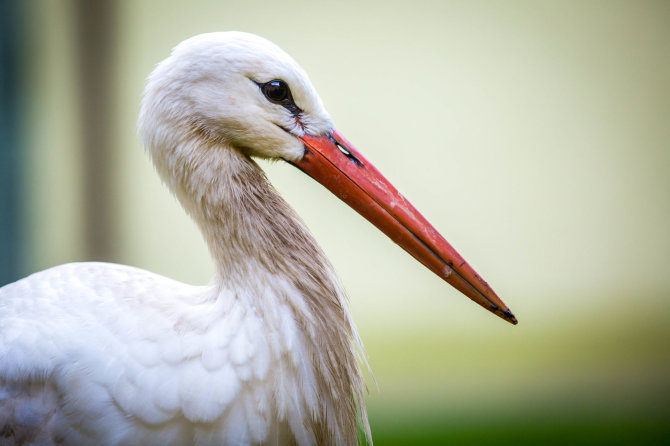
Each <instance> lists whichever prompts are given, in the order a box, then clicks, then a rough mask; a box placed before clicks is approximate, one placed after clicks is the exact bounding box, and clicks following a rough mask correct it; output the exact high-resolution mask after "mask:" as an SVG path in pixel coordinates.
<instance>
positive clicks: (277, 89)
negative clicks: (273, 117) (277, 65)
mask: <svg viewBox="0 0 670 446" xmlns="http://www.w3.org/2000/svg"><path fill="white" fill-rule="evenodd" d="M261 89H262V91H263V94H264V95H265V97H266V98H268V100H270V101H271V102H274V103H277V104H281V105H284V103H285V102H287V101H288V100H290V99H291V90H290V89H289V88H288V85H286V82H284V81H282V80H279V79H275V80H273V81H270V82H268V83H266V84H263V86H262V87H261Z"/></svg>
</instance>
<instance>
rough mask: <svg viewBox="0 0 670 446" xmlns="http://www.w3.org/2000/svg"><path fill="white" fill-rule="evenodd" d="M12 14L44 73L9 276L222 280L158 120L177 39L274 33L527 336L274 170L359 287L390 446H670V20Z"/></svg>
mask: <svg viewBox="0 0 670 446" xmlns="http://www.w3.org/2000/svg"><path fill="white" fill-rule="evenodd" d="M10 3H11V2H10ZM12 4H13V5H14V7H15V8H14V10H13V17H14V18H13V19H11V20H12V23H13V30H14V31H13V34H12V35H11V36H10V40H11V41H12V42H14V44H15V48H20V51H19V52H17V53H14V56H16V57H14V59H13V60H15V61H17V62H18V63H17V65H16V67H17V71H16V72H18V73H20V75H19V76H16V77H15V78H14V79H12V78H11V77H8V78H9V79H10V80H11V82H12V84H11V85H10V88H9V90H11V92H12V95H13V97H14V99H15V100H14V102H13V105H12V106H11V107H7V109H9V110H10V111H12V112H11V113H12V116H13V117H14V118H16V119H13V120H10V121H12V122H13V127H12V129H13V134H14V136H15V138H14V141H13V142H11V147H10V146H9V145H8V144H9V143H7V141H5V142H3V143H2V144H3V146H2V147H1V150H2V151H3V152H7V153H9V152H8V151H11V150H12V149H16V148H20V150H18V151H14V152H12V153H14V154H15V155H16V156H15V157H14V158H13V161H11V162H12V164H11V167H10V164H5V166H4V167H3V168H2V170H0V172H3V175H4V178H3V182H4V183H7V184H9V180H8V179H11V178H13V180H12V181H11V184H12V185H13V186H12V189H11V190H12V191H14V192H13V196H14V197H18V198H17V200H16V202H13V203H14V204H13V206H14V207H13V208H12V210H7V209H9V208H8V207H7V206H6V205H7V203H3V209H5V210H4V211H3V213H1V214H0V217H1V218H2V219H3V225H2V227H3V228H7V227H9V228H12V227H13V228H18V229H17V234H18V235H15V236H12V237H11V238H9V239H10V242H8V243H9V244H10V245H11V248H12V249H11V250H9V248H8V250H7V251H6V252H8V253H11V255H9V256H7V255H5V254H3V255H5V257H6V258H9V263H8V265H9V266H6V267H5V269H6V271H4V274H3V280H4V281H5V282H6V281H9V280H13V279H16V278H18V277H19V276H21V275H25V274H28V273H30V272H33V271H36V270H40V269H43V268H46V267H50V266H53V265H56V264H60V263H64V262H70V261H83V260H105V261H114V262H121V263H126V264H131V265H135V266H138V267H142V268H146V269H149V270H152V271H155V272H157V273H160V274H164V275H167V276H170V277H173V278H176V279H179V280H182V281H185V282H189V283H194V284H202V283H206V282H207V281H208V280H209V279H210V276H211V274H212V267H211V264H210V260H209V256H208V252H207V250H206V247H205V246H204V243H203V241H202V240H201V237H200V235H199V233H198V232H197V230H196V227H195V226H194V225H193V224H192V223H191V221H190V220H189V219H188V217H187V216H186V215H185V214H184V212H183V211H182V209H181V208H180V207H179V205H178V204H177V202H176V200H175V199H174V198H173V197H172V196H171V195H170V194H169V193H168V192H167V191H166V190H165V188H164V187H163V186H162V185H161V183H160V181H159V179H158V177H157V176H156V174H155V173H154V171H153V167H152V165H151V164H150V161H149V159H148V157H147V156H146V155H145V153H144V152H143V148H142V147H141V144H140V142H139V138H138V136H137V135H136V128H135V121H136V118H137V112H138V108H139V101H140V98H141V93H142V89H143V86H144V79H145V77H146V76H147V74H148V73H149V72H150V71H151V70H152V68H153V67H154V65H155V64H156V63H157V62H159V61H160V60H162V59H163V58H165V57H166V56H167V55H168V54H169V52H170V49H171V48H172V47H173V46H174V45H176V44H177V43H179V42H180V41H181V40H183V39H185V38H188V37H190V36H192V35H195V34H199V33H203V32H209V31H217V30H243V31H249V32H253V33H257V34H260V35H262V36H264V37H266V38H268V39H270V40H272V41H274V42H275V43H277V44H278V45H279V46H281V47H282V48H283V49H284V50H286V51H287V52H288V53H289V54H291V55H292V56H293V57H294V58H295V59H296V60H297V61H298V63H300V64H301V65H302V66H303V68H304V69H305V70H306V71H307V72H308V73H309V75H310V77H311V79H312V82H313V83H314V85H315V86H316V89H317V90H318V92H319V93H320V95H321V98H322V99H323V101H324V103H325V105H326V108H327V109H328V110H329V112H330V113H331V115H332V116H333V118H334V120H335V123H336V125H337V127H338V128H339V130H340V131H341V132H342V133H343V134H344V135H345V136H346V137H347V138H348V139H349V140H350V141H351V142H352V143H353V144H354V145H355V146H356V147H357V148H358V149H359V150H361V151H362V152H363V153H364V154H365V155H366V156H367V157H368V158H369V159H370V160H371V161H373V162H374V163H375V164H376V165H377V167H378V168H379V169H380V170H381V171H382V172H383V173H384V174H385V175H386V176H387V177H388V178H389V179H390V180H391V181H392V182H393V183H394V184H395V185H396V186H397V187H398V189H399V190H400V191H401V192H403V193H404V195H405V196H407V197H408V198H409V199H410V200H411V201H412V202H413V203H414V204H415V205H416V207H417V208H418V209H419V210H421V211H422V212H423V213H424V215H425V216H426V217H428V219H429V220H430V221H431V222H432V223H433V224H434V225H435V226H436V228H438V230H440V231H441V232H442V233H443V234H444V235H445V236H446V238H447V239H448V240H449V241H450V242H451V243H452V244H453V245H454V246H455V247H456V248H457V249H458V250H459V251H460V252H461V253H462V254H463V256H464V257H465V258H466V259H467V260H468V261H469V262H470V263H471V264H472V265H473V266H474V267H475V268H476V269H477V270H478V271H479V272H480V273H481V274H482V275H483V276H484V277H485V278H486V279H487V280H488V281H489V283H490V284H491V285H492V286H493V288H494V289H495V290H496V291H497V292H498V294H499V295H500V296H501V297H502V298H503V299H504V300H505V302H506V303H507V304H508V305H509V306H510V307H511V309H512V310H513V311H514V312H515V314H516V315H517V317H518V319H519V325H518V326H516V327H512V326H511V325H509V324H507V323H505V322H503V321H502V320H500V319H498V318H496V317H494V316H493V315H491V314H490V313H488V312H486V311H484V310H482V309H481V308H479V307H478V306H476V305H475V304H473V303H472V302H470V301H469V300H467V299H466V298H465V297H463V296H461V295H460V294H458V293H457V292H456V291H455V290H454V289H452V288H451V287H450V286H448V285H447V284H445V283H444V282H442V281H440V280H439V279H438V278H437V277H435V276H434V275H433V274H432V273H430V272H429V271H428V270H426V269H425V268H424V267H422V266H421V265H419V264H418V263H417V262H415V261H414V260H413V259H412V258H411V257H410V256H409V255H407V254H406V253H405V252H403V251H402V250H401V249H399V248H398V247H396V246H395V245H394V244H393V243H391V242H390V241H389V240H388V239H386V238H385V236H383V235H382V234H381V233H379V232H378V231H377V230H376V229H374V228H373V227H372V226H371V225H370V224H369V223H367V222H366V221H364V220H363V219H362V218H361V217H359V216H358V215H357V214H356V213H355V212H353V211H352V210H350V209H349V208H348V207H347V206H346V205H344V204H343V203H341V202H339V201H338V200H337V199H336V198H335V197H334V196H331V194H330V193H329V192H327V191H326V190H325V189H324V188H322V187H321V186H320V185H319V184H317V183H316V182H314V181H312V180H310V179H309V178H307V176H305V175H303V174H301V173H300V172H298V171H297V170H296V169H294V168H293V167H291V166H289V165H286V164H285V163H281V162H279V163H272V164H270V163H266V162H262V163H261V164H262V166H263V167H264V168H265V169H266V171H267V172H268V175H269V177H270V179H271V181H272V182H273V183H274V184H275V186H276V187H277V188H278V189H279V191H280V192H281V193H282V194H283V196H284V197H285V198H286V199H287V200H288V201H289V202H290V203H291V204H292V205H293V206H294V207H295V208H296V209H297V210H298V212H299V214H300V215H301V216H302V217H303V218H304V220H305V221H306V223H307V224H308V226H309V227H310V228H311V230H312V231H313V232H314V234H315V236H316V238H317V239H318V240H319V242H320V243H321V245H322V246H323V247H324V249H325V251H326V253H327V254H328V255H329V257H330V258H331V259H332V261H333V263H334V264H335V267H336V268H337V270H338V272H339V274H340V276H341V278H342V280H343V282H344V284H345V286H346V288H347V290H348V292H349V295H350V300H351V310H352V312H353V314H354V318H355V320H356V322H357V324H358V326H359V328H360V332H361V335H362V338H363V340H364V342H365V345H366V346H367V351H368V354H369V361H370V365H371V367H372V370H373V372H374V375H375V378H376V384H375V381H374V380H373V379H372V377H371V376H370V375H369V374H368V375H367V381H368V387H369V396H368V400H367V402H368V407H369V411H370V418H371V424H372V432H373V435H374V437H375V440H376V444H378V445H386V444H389V445H391V444H444V443H447V442H448V441H453V442H454V444H550V443H555V444H567V443H568V442H570V443H571V444H579V443H583V444H616V443H621V444H632V442H633V439H634V440H635V443H636V444H641V443H647V444H654V443H656V442H658V443H660V442H661V440H662V439H664V438H665V439H666V440H667V438H668V435H669V434H670V428H669V427H668V424H667V422H668V415H669V413H670V379H668V376H670V323H669V322H670V321H669V316H668V315H669V313H670V235H669V233H668V232H669V229H670V3H669V2H664V1H658V2H653V1H636V2H633V1H631V2H617V1H567V2H566V1H552V2H534V1H512V2H499V1H483V2H480V1H475V2H471V1H462V2H443V1H435V2H418V1H414V2H402V3H397V2H392V1H388V0H386V1H381V0H380V1H374V2H365V1H361V0H357V1H337V2H327V3H326V2H316V1H304V2H301V1H294V0H283V1H278V0H277V1H272V2H260V1H224V0H222V1H188V2H187V1H180V2H177V1H159V0H152V1H149V0H143V1H130V0H127V1H120V2H102V1H101V2H86V1H82V2H67V1H46V0H44V1H37V0H31V1H25V2H14V3H12ZM4 20H5V24H7V23H8V22H9V21H10V18H8V17H5V19H4ZM7 29H8V28H7ZM8 159H10V160H11V159H12V158H11V157H9V158H8ZM7 163H9V161H7ZM7 190H9V189H7ZM12 222H14V223H15V224H14V225H13V226H12V224H10V223H12ZM377 386H378V387H379V390H377Z"/></svg>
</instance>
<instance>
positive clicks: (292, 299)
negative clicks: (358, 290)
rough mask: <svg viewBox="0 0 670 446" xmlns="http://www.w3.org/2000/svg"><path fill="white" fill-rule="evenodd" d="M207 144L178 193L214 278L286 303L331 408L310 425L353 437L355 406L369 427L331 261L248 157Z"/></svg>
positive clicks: (352, 337)
mask: <svg viewBox="0 0 670 446" xmlns="http://www.w3.org/2000/svg"><path fill="white" fill-rule="evenodd" d="M204 150H205V152H204V153H205V154H206V160H205V161H201V162H200V163H199V164H193V162H192V160H193V159H196V158H194V157H192V156H191V157H190V160H191V162H190V164H188V166H189V167H188V173H189V174H188V175H184V176H183V177H182V181H180V183H178V184H179V185H180V186H178V187H177V188H176V191H177V196H178V197H179V199H180V201H182V203H183V204H184V206H185V207H186V209H187V211H188V212H189V213H190V214H191V215H192V217H193V218H194V219H195V221H196V222H197V224H198V225H199V226H200V228H201V230H202V232H203V235H204V237H205V239H206V241H207V245H208V247H209V249H210V252H211V254H212V257H213V258H214V261H215V263H216V277H215V281H216V282H219V284H221V285H223V284H225V286H226V287H228V288H230V287H232V288H236V289H240V290H245V291H246V293H245V294H246V295H249V296H251V299H254V300H255V303H254V304H255V305H259V306H260V307H261V308H263V307H264V305H277V303H276V302H267V301H266V300H265V299H266V297H265V296H267V293H265V290H266V289H267V287H270V288H272V289H273V291H274V292H275V293H272V294H273V295H274V296H275V298H279V299H281V300H282V301H283V303H284V304H286V305H288V307H289V308H291V310H292V312H293V318H294V320H295V321H296V323H297V325H298V327H299V328H300V329H301V330H302V332H303V335H304V342H306V345H308V346H309V347H308V349H309V351H310V352H311V356H312V366H313V371H314V374H315V380H316V387H317V389H318V392H319V395H320V397H319V398H320V399H321V400H322V402H323V404H326V405H329V406H330V405H332V409H333V410H332V411H326V412H327V413H323V414H321V415H319V417H318V419H317V420H315V421H314V423H315V425H314V426H315V427H314V429H316V430H323V433H324V434H323V435H325V436H326V437H327V436H328V435H330V434H329V433H328V432H332V431H333V429H335V430H340V429H341V430H343V431H346V432H348V434H347V435H348V436H349V437H348V438H349V439H352V438H353V439H354V440H355V438H356V422H355V419H356V412H357V411H358V410H359V409H360V410H361V416H362V417H363V419H364V420H365V421H364V423H365V424H366V425H367V415H366V413H365V406H364V402H363V395H362V389H363V381H362V377H361V375H360V369H359V367H358V363H357V361H356V357H355V354H354V351H353V349H352V347H353V346H352V342H355V343H357V344H358V345H359V347H361V345H360V339H359V338H358V334H357V332H356V328H355V326H354V325H353V322H352V320H351V316H350V315H349V312H348V311H347V309H346V305H345V302H344V292H343V291H342V289H341V287H340V285H339V281H338V280H337V277H336V275H335V273H334V271H333V268H332V266H331V265H330V262H329V261H328V259H327V258H326V256H325V254H324V253H323V252H322V251H321V249H320V248H319V246H318V245H317V244H316V241H315V240H314V239H313V237H312V236H311V234H310V233H309V231H308V230H307V228H306V227H305V226H304V224H303V223H302V221H301V220H300V218H299V217H298V216H297V215H296V214H295V212H294V211H293V209H291V207H290V206H289V205H288V204H287V203H286V202H285V201H284V200H283V199H282V198H281V197H280V196H279V194H277V192H276V191H275V190H274V188H273V187H272V186H271V185H270V183H269V182H268V180H267V178H266V176H265V174H264V172H263V171H262V170H261V169H260V167H259V166H258V165H257V164H256V163H255V162H254V161H253V160H252V159H250V158H249V157H248V156H245V155H244V154H242V153H241V152H239V151H238V150H235V149H233V148H229V147H220V146H219V147H208V148H205V149H204ZM199 153H203V152H202V148H201V151H200V152H199ZM184 171H187V169H184ZM194 179H197V180H194ZM203 179H204V180H203ZM273 279H274V281H273ZM282 287H284V288H283V289H281V290H280V288H282ZM287 290H288V292H287ZM291 290H292V291H293V292H291ZM270 308H272V307H270ZM361 348H362V347H361ZM296 367H297V365H296ZM352 391H353V395H352ZM357 406H358V407H357ZM324 407H325V406H324ZM334 426H339V427H338V428H334ZM347 442H350V441H347Z"/></svg>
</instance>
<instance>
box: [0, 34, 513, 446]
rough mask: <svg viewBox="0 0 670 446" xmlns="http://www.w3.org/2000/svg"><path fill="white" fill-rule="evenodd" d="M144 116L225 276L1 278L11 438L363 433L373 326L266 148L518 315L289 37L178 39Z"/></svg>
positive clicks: (482, 300) (290, 438)
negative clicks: (329, 104)
mask: <svg viewBox="0 0 670 446" xmlns="http://www.w3.org/2000/svg"><path fill="white" fill-rule="evenodd" d="M139 128H140V132H141V134H142V137H143V140H144V143H145V145H146V147H147V149H148V152H149V154H150V155H151V158H152V160H153V162H154V164H155V166H156V169H157V171H158V173H159V174H160V175H161V177H162V178H163V180H164V181H165V183H166V184H167V186H168V187H169V188H170V189H171V191H172V192H173V193H174V194H175V195H176V196H177V198H178V199H179V201H180V202H181V204H182V205H183V206H184V208H185V209H186V211H187V212H188V213H189V214H190V215H191V217H192V218H193V219H194V221H195V222H196V223H197V225H198V226H199V228H200V230H201V231H202V233H203V236H204V238H205V241H206V243H207V246H208V247H209V249H210V252H211V254H212V258H213V260H214V262H215V275H214V278H213V279H212V281H211V282H210V284H209V285H207V286H190V285H185V284H182V283H179V282H176V281H174V280H171V279H167V278H165V277H161V276H158V275H156V274H153V273H150V272H147V271H143V270H140V269H137V268H132V267H128V266H121V265H113V264H105V263H75V264H68V265H62V266H58V267H55V268H52V269H49V270H46V271H43V272H40V273H37V274H34V275H32V276H30V277H27V278H25V279H23V280H20V281H18V282H16V283H13V284H10V285H7V286H5V287H3V288H1V289H0V446H4V445H8V444H11V445H13V444H22V445H28V444H34V445H51V444H67V445H96V446H97V445H191V444H192V445H201V446H204V445H221V444H227V445H248V444H282V445H283V444H299V445H310V444H324V445H330V444H338V445H350V444H355V443H356V442H357V432H358V430H359V429H362V430H363V432H365V433H366V435H367V436H368V438H369V437H370V430H369V427H368V422H367V415H366V411H365V404H364V400H363V389H364V383H363V380H362V377H361V372H360V367H359V364H358V361H357V355H356V351H357V349H360V340H359V338H358V334H357V332H356V328H355V326H354V324H353V322H352V320H351V317H350V315H349V312H348V311H347V309H346V306H345V299H344V292H343V291H342V288H341V286H340V284H339V282H338V280H337V278H336V275H335V273H334V271H333V268H332V266H331V265H330V263H329V262H328V260H327V258H326V257H325V255H324V254H323V252H322V251H321V249H320V248H319V247H318V245H317V244H316V242H315V241H314V240H313V238H312V236H311V235H310V233H309V232H308V231H307V229H306V228H305V227H304V225H303V224H302V222H301V221H300V219H299V218H298V217H297V216H296V215H295V213H294V212H293V210H292V209H291V208H290V207H289V206H288V205H287V204H286V203H285V202H284V201H283V200H282V199H281V197H279V196H278V194H277V193H276V192H275V191H274V189H273V188H272V186H271V185H270V184H269V183H268V182H267V179H266V178H265V176H264V174H263V172H262V170H261V169H260V168H259V167H258V165H257V164H256V163H255V162H254V161H253V160H252V158H251V157H252V156H254V157H264V158H276V159H283V160H285V161H287V162H289V163H291V164H294V165H295V166H297V167H298V168H300V169H301V170H303V171H305V172H306V173H307V174H309V175H310V176H312V177H313V178H315V179H316V180H318V181H319V182H321V183H322V184H324V186H326V187H327V188H329V189H330V190H331V191H333V192H334V193H335V194H336V195H338V196H339V197H340V198H341V199H343V200H344V201H346V202H347V203H348V204H350V205H351V206H352V207H353V208H354V209H356V210H357V211H358V212H359V213H361V214H362V215H363V216H364V217H365V218H367V219H368V220H370V221H371V222H372V223H374V224H375V225H376V226H377V227H379V228H380V229H381V230H382V231H383V232H385V233H386V234H387V235H389V236H390V237H391V238H392V239H393V240H394V241H395V242H396V243H398V244H399V245H401V246H402V247H403V248H404V249H406V250H407V251H408V252H410V253H411V254H412V255H413V256H414V257H415V258H417V259H418V260H419V261H421V262H422V263H424V265H426V266H427V267H428V268H430V269H431V270H432V271H434V272H435V273H436V274H438V275H439V276H440V277H442V278H443V279H444V280H446V281H447V282H449V283H451V284H452V285H453V286H455V287H456V288H457V289H459V290H460V291H461V292H463V293H464V294H466V295H467V296H468V297H470V298H471V299H473V300H474V301H475V302H477V303H479V304H480V305H482V306H484V307H485V308H486V309H488V310H489V311H491V312H494V313H495V314H497V315H498V316H500V317H503V318H504V319H506V320H508V321H510V322H512V323H516V319H515V318H514V316H513V315H512V313H511V312H510V311H509V309H508V308H507V307H506V306H505V304H504V303H503V302H502V301H501V300H500V299H499V298H498V297H497V295H496V294H495V293H494V292H493V290H492V289H490V287H488V285H487V284H486V282H484V281H483V280H482V279H481V277H479V276H478V275H477V274H476V273H475V271H474V270H473V269H472V268H471V267H470V266H469V265H468V264H467V263H466V262H465V260H463V259H462V258H461V257H460V256H459V255H458V253H457V252H456V251H455V250H453V248H452V247H451V246H450V245H449V244H448V243H447V242H446V240H444V239H443V238H442V237H441V236H440V235H439V234H438V233H437V231H435V229H434V228H432V226H430V224H429V223H428V222H427V221H425V219H424V218H423V217H422V216H421V214H419V213H418V212H417V211H416V210H415V209H414V208H413V207H412V206H411V205H410V204H409V203H408V202H407V201H406V200H405V199H404V198H403V197H402V196H401V195H400V194H399V193H398V192H397V191H396V190H395V189H394V188H393V187H392V186H391V185H390V183H388V181H387V180H386V179H384V178H383V176H381V174H380V173H379V172H378V171H377V170H376V169H375V168H374V166H372V165H371V164H370V163H369V161H367V160H366V159H365V158H364V157H363V156H362V155H361V154H360V153H359V152H358V151H356V150H355V149H354V148H353V147H352V146H351V145H350V144H349V143H348V142H347V141H346V140H345V139H344V138H343V137H342V136H341V135H340V134H339V133H338V132H337V131H336V130H335V129H333V125H332V120H331V118H330V116H329V115H328V113H327V112H326V111H325V109H324V107H323V105H322V103H321V100H320V99H319V97H318V95H317V94H316V92H315V91H314V88H313V87H312V85H311V83H310V81H309V79H308V78H307V75H306V74H305V73H304V72H303V71H302V69H301V68H300V67H299V66H298V65H297V64H296V63H295V62H294V61H293V59H291V58H290V57H289V56H288V55H287V54H286V53H284V52H283V51H282V50H281V49H279V48H278V47H276V46H275V45H274V44H272V43H270V42H268V41H267V40H264V39H262V38H260V37H257V36H254V35H251V34H245V33H237V32H228V33H212V34H204V35H200V36H196V37H194V38H191V39H189V40H187V41H185V42H183V43H181V44H180V45H178V46H177V47H176V48H175V49H174V50H173V52H172V54H171V56H170V57H169V58H167V59H166V60H165V61H163V62H162V63H160V64H159V65H158V66H157V67H156V69H155V70H154V71H153V73H152V74H151V75H150V76H149V79H148V81H147V86H146V89H145V95H144V99H143V101H142V109H141V112H140V118H139Z"/></svg>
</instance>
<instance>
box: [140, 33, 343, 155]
mask: <svg viewBox="0 0 670 446" xmlns="http://www.w3.org/2000/svg"><path fill="white" fill-rule="evenodd" d="M139 127H140V130H141V133H142V135H143V137H144V140H145V144H146V146H147V147H149V149H150V150H151V152H152V156H154V157H157V156H158V157H165V156H171V155H174V154H171V153H165V154H160V153H156V152H157V151H167V152H171V151H173V150H178V146H179V145H181V144H182V143H183V142H184V140H186V139H189V138H191V137H192V136H194V135H195V136H198V137H200V138H202V137H205V138H208V139H210V140H211V141H212V142H215V143H224V144H226V145H228V146H231V147H234V148H236V149H238V150H240V151H242V152H244V153H246V154H248V155H251V156H256V157H262V158H282V159H285V160H288V161H296V160H298V159H300V157H301V156H302V154H303V144H302V142H301V141H300V139H298V138H299V137H301V136H303V135H305V134H312V135H319V134H325V133H326V132H328V131H329V130H330V129H332V127H333V124H332V121H331V118H330V116H329V115H328V113H327V112H326V110H325V109H324V107H323V104H322V102H321V99H320V98H319V96H318V94H317V93H316V91H315V90H314V87H313V86H312V84H311V82H310V80H309V78H308V77H307V74H306V73H305V72H304V71H303V70H302V68H300V66H299V65H298V64H297V63H296V62H295V61H294V60H293V59H292V58H291V57H290V56H289V55H288V54H286V53H285V52H284V51H282V50H281V48H279V47H278V46H276V45H275V44H273V43H272V42H270V41H268V40H266V39H263V38H261V37H259V36H256V35H254V34H248V33H243V32H217V33H209V34H201V35H198V36H195V37H192V38H190V39H188V40H185V41H184V42H182V43H180V44H179V45H177V46H176V47H175V48H174V50H173V51H172V54H171V55H170V57H168V58H167V59H165V60H164V61H163V62H161V63H160V64H159V65H158V66H157V67H156V69H155V70H154V71H153V72H152V73H151V75H150V76H149V78H148V82H147V86H146V89H145V92H144V99H143V102H142V110H141V113H140V119H139Z"/></svg>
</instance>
